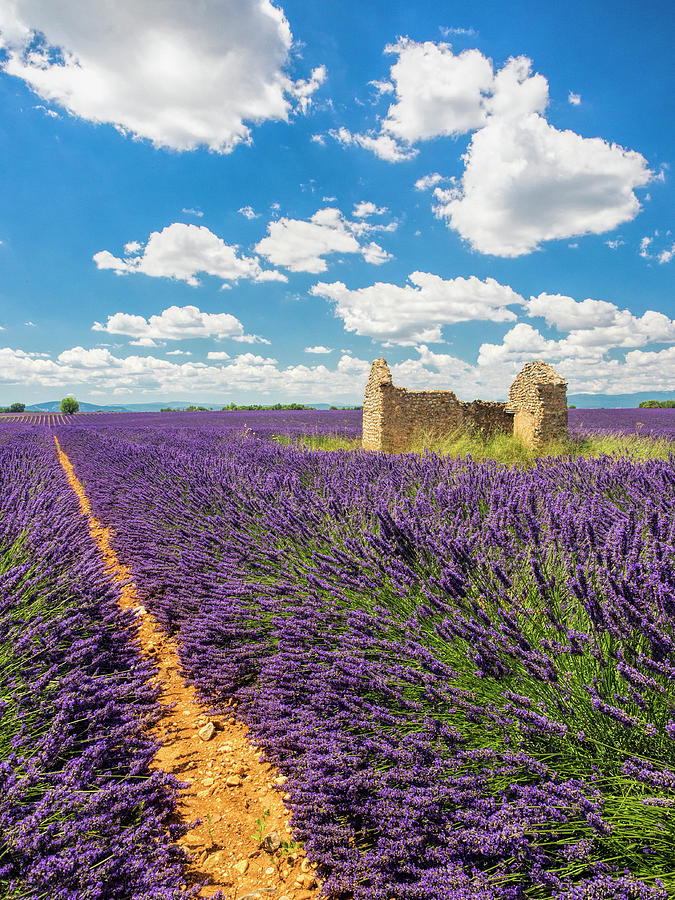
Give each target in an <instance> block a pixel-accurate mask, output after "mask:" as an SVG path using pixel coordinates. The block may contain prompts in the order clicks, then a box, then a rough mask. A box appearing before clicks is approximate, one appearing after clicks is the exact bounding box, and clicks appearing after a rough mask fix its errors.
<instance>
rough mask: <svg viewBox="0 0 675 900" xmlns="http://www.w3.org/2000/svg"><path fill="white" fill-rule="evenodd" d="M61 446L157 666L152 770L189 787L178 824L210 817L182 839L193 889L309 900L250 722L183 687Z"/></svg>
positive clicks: (279, 797)
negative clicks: (158, 709)
mask: <svg viewBox="0 0 675 900" xmlns="http://www.w3.org/2000/svg"><path fill="white" fill-rule="evenodd" d="M54 441H55V443H56V449H57V452H58V456H59V462H60V463H61V465H62V466H63V468H64V470H65V472H66V474H67V476H68V481H69V482H70V485H71V487H72V488H73V490H74V491H75V493H76V494H77V496H78V498H79V501H80V506H81V508H82V512H83V513H84V514H85V515H86V516H87V517H88V519H89V530H90V532H91V535H92V537H93V539H94V541H95V542H96V544H97V546H98V548H99V550H100V551H101V554H102V556H103V558H104V560H105V563H106V568H107V570H108V571H109V572H110V573H111V574H112V576H113V577H114V578H115V580H117V581H120V582H123V584H122V598H121V601H120V604H121V606H122V608H123V609H132V610H133V611H134V612H135V613H136V616H137V620H138V623H139V627H138V640H139V642H140V645H141V650H142V652H143V654H144V656H147V657H149V658H151V659H152V660H153V662H154V663H155V665H156V666H157V677H158V680H159V683H160V685H161V702H162V704H163V705H164V714H163V716H162V719H161V721H160V723H159V725H158V727H157V729H156V733H155V735H154V736H155V737H156V739H157V740H158V742H160V748H159V750H158V751H157V754H156V756H155V760H154V766H155V767H156V768H158V769H163V770H164V771H165V772H171V773H173V774H174V775H176V777H177V778H179V779H180V780H181V781H186V782H189V786H188V787H186V788H184V789H183V790H182V791H181V792H180V798H179V807H178V812H179V815H180V818H181V819H182V820H183V821H184V822H194V821H195V820H196V819H202V824H201V825H199V826H198V827H196V828H194V829H192V830H191V831H189V832H188V833H187V834H186V835H185V837H183V838H181V840H180V841H179V843H180V844H181V845H182V846H183V847H184V848H185V849H186V850H187V851H188V853H189V854H190V857H191V862H190V865H189V867H188V868H187V870H186V873H185V884H186V886H187V885H191V884H194V883H195V882H202V881H208V882H209V884H208V885H207V886H206V887H204V888H202V890H201V892H200V896H202V897H213V896H214V895H215V894H217V893H218V891H222V896H223V897H226V898H228V900H284V898H286V900H309V898H312V897H314V896H316V894H317V892H318V888H317V882H316V879H315V876H314V867H313V865H312V864H310V863H309V861H308V860H307V859H306V858H305V855H304V852H303V851H302V849H301V848H300V847H297V846H294V845H293V844H292V842H291V834H290V826H289V813H288V811H287V810H286V808H285V806H284V803H283V793H282V792H283V781H284V779H283V777H281V776H280V775H279V772H278V771H276V770H274V769H273V768H272V767H271V766H270V765H268V764H267V763H265V762H264V761H261V760H260V751H259V750H258V749H257V748H256V747H255V746H254V745H253V744H252V743H251V742H250V741H249V739H248V735H247V729H246V726H245V725H243V724H242V723H241V722H237V721H236V719H235V718H234V717H230V718H224V717H214V716H208V715H207V711H206V707H204V706H203V705H202V704H201V703H200V702H199V700H198V699H197V697H196V694H195V691H194V688H192V687H190V686H189V685H187V684H186V683H185V681H184V679H183V676H182V674H181V667H180V663H179V660H178V654H177V652H176V646H175V643H174V642H173V640H171V639H170V638H168V637H166V635H164V634H163V632H162V631H161V630H160V628H159V626H158V624H157V622H156V620H155V619H154V618H153V617H152V616H151V615H150V614H149V613H148V612H147V611H146V610H145V609H144V607H143V606H142V605H141V604H140V601H139V599H138V594H137V592H136V587H135V585H134V583H133V581H132V580H131V572H130V570H129V569H128V567H126V566H123V565H122V564H121V563H120V561H119V560H118V558H117V555H116V553H115V551H114V550H113V548H112V544H111V541H110V529H108V528H106V527H105V526H103V525H102V524H101V523H100V522H99V521H98V520H97V519H96V518H95V517H94V515H93V513H92V511H91V506H90V504H89V500H88V499H87V496H86V494H85V492H84V488H83V486H82V484H81V483H80V481H79V480H78V478H77V476H76V475H75V472H74V470H73V466H72V464H71V462H70V460H69V459H68V457H67V456H66V454H65V453H64V452H63V451H62V450H61V447H60V446H59V442H58V440H57V438H56V436H55V437H54Z"/></svg>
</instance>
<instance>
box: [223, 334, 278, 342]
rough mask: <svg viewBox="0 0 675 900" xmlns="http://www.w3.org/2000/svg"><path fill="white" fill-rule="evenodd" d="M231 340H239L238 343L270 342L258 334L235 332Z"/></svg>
mask: <svg viewBox="0 0 675 900" xmlns="http://www.w3.org/2000/svg"><path fill="white" fill-rule="evenodd" d="M232 340H233V341H239V343H240V344H270V343H271V341H268V340H267V338H264V337H260V335H259V334H237V335H235V336H234V337H233V338H232Z"/></svg>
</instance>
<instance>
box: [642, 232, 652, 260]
mask: <svg viewBox="0 0 675 900" xmlns="http://www.w3.org/2000/svg"><path fill="white" fill-rule="evenodd" d="M653 240H654V238H653V237H649V235H645V236H644V237H643V238H642V240H641V241H640V256H641V257H642V258H643V259H650V257H651V254H650V252H649V245H650V244H651V242H652V241H653Z"/></svg>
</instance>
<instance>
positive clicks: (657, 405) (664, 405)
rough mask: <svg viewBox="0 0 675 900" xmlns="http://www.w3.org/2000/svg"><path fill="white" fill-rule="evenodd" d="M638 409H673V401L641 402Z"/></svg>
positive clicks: (674, 405) (674, 402)
mask: <svg viewBox="0 0 675 900" xmlns="http://www.w3.org/2000/svg"><path fill="white" fill-rule="evenodd" d="M639 408H640V409H675V400H643V401H642V403H641V404H640V407H639Z"/></svg>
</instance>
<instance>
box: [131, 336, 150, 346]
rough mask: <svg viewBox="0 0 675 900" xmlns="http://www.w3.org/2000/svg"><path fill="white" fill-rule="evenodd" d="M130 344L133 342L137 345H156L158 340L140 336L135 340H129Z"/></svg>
mask: <svg viewBox="0 0 675 900" xmlns="http://www.w3.org/2000/svg"><path fill="white" fill-rule="evenodd" d="M129 343H130V344H133V345H134V346H135V347H156V346H157V342H156V341H153V339H152V338H150V337H140V338H137V339H136V340H135V341H129Z"/></svg>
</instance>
